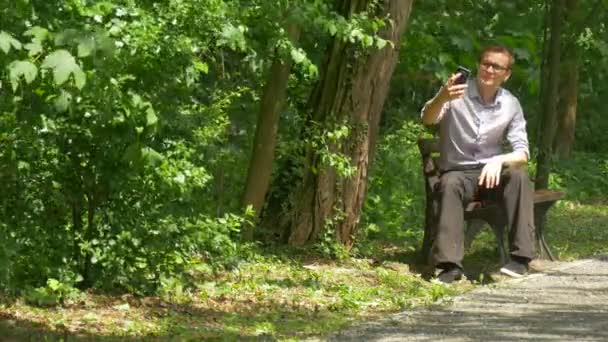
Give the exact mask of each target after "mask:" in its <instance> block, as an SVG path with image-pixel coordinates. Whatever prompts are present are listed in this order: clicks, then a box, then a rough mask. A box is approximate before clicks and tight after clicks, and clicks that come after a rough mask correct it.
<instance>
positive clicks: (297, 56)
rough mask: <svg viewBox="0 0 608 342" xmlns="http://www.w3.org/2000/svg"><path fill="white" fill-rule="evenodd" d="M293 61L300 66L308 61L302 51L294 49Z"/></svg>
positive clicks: (292, 52) (292, 53) (292, 51)
mask: <svg viewBox="0 0 608 342" xmlns="http://www.w3.org/2000/svg"><path fill="white" fill-rule="evenodd" d="M291 59H293V61H294V63H296V64H300V63H302V62H303V61H304V60H305V59H306V55H305V54H304V52H303V51H302V50H301V49H292V50H291Z"/></svg>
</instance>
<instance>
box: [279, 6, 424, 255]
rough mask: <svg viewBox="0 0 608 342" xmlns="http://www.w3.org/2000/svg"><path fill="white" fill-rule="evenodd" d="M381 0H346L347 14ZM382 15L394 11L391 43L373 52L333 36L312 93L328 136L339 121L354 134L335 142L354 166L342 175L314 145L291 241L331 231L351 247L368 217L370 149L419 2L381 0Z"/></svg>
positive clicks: (387, 33) (333, 147) (317, 119)
mask: <svg viewBox="0 0 608 342" xmlns="http://www.w3.org/2000/svg"><path fill="white" fill-rule="evenodd" d="M372 3H376V1H369V0H368V1H344V2H343V3H342V5H341V6H340V8H341V9H342V10H343V14H344V15H345V17H347V18H348V17H351V16H352V15H353V14H355V13H358V12H360V11H363V10H365V9H367V8H368V7H369V6H370V4H372ZM376 6H377V11H378V17H381V18H385V17H388V18H389V22H388V23H387V25H386V27H385V29H384V30H383V31H382V32H380V36H381V37H382V38H384V39H386V40H388V41H390V42H391V43H392V46H391V44H389V45H387V46H385V47H384V48H382V49H376V50H373V51H361V50H358V49H357V48H356V47H355V46H354V45H353V43H350V42H345V41H343V40H341V39H339V38H334V39H333V41H332V42H331V43H330V46H329V50H328V53H327V55H326V61H325V63H324V64H323V65H324V69H323V70H322V72H321V75H322V78H321V80H320V81H319V83H318V84H317V86H316V88H315V90H314V91H313V94H312V97H311V111H312V113H313V115H312V120H313V121H314V123H315V126H317V127H320V129H321V132H320V133H319V135H323V134H324V133H327V132H329V131H332V130H333V129H334V128H335V126H336V125H343V124H344V125H346V127H348V130H349V133H348V135H347V136H346V137H344V138H343V140H341V141H339V142H338V141H333V142H330V143H328V146H326V147H327V149H328V150H329V153H337V154H340V155H342V156H345V157H346V158H347V160H348V161H349V163H350V166H351V167H352V170H353V172H352V173H350V174H349V176H348V177H344V176H339V175H338V173H337V170H336V169H335V168H334V167H332V166H330V165H327V162H323V161H322V157H321V154H322V153H321V151H319V150H318V149H317V148H318V147H317V148H310V149H309V151H308V152H307V156H306V163H305V166H306V168H305V170H306V171H305V175H304V178H303V180H302V183H301V184H300V186H299V187H298V188H297V189H296V190H295V191H296V192H295V196H294V198H295V199H296V201H297V202H296V205H295V208H294V212H293V215H292V224H291V234H290V236H289V243H290V244H291V245H296V246H299V245H304V244H306V243H309V242H313V241H315V240H316V239H317V238H318V237H319V236H320V235H322V234H323V233H325V232H329V233H331V234H333V236H334V237H335V239H336V241H338V242H340V243H342V244H344V245H345V246H346V247H347V248H350V247H351V246H352V244H353V242H354V236H355V233H356V229H357V226H358V223H359V218H360V216H361V209H362V207H363V201H364V198H365V193H366V186H367V176H368V169H369V165H370V153H371V151H373V150H374V148H375V144H376V138H377V133H378V124H379V121H380V116H381V113H382V108H383V105H384V101H385V99H386V96H387V94H388V89H389V83H390V79H391V76H392V73H393V70H394V67H395V64H396V63H397V59H398V56H399V53H398V49H399V46H400V43H399V42H400V38H401V36H402V34H403V32H404V31H405V28H406V25H407V21H408V18H409V14H410V12H411V8H412V1H411V0H409V1H404V0H386V1H382V2H381V3H379V4H377V5H376Z"/></svg>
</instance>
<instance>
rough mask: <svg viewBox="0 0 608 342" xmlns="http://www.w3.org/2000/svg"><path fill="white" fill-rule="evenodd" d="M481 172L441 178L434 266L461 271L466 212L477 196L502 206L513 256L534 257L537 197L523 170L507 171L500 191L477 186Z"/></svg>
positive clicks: (462, 173)
mask: <svg viewBox="0 0 608 342" xmlns="http://www.w3.org/2000/svg"><path fill="white" fill-rule="evenodd" d="M480 173H481V169H472V170H462V171H447V172H445V173H443V174H442V175H441V182H440V184H439V186H440V189H439V191H440V196H441V200H440V204H439V223H438V227H437V236H436V238H435V241H434V243H433V252H432V253H433V262H434V264H435V265H440V264H444V263H451V264H455V265H458V266H459V267H461V268H462V258H463V256H464V208H465V206H466V204H467V203H468V202H470V201H472V200H473V199H476V197H477V196H476V195H479V197H480V198H481V199H482V200H484V199H485V200H492V201H497V202H498V203H499V205H502V207H503V209H504V211H505V214H506V222H507V228H508V231H509V253H510V254H511V256H518V257H524V258H528V259H532V258H533V256H534V238H533V237H534V197H533V196H534V193H533V189H532V184H531V183H530V179H529V177H528V174H527V173H526V171H525V170H523V169H504V170H503V172H502V175H501V178H500V182H499V185H498V187H496V188H494V189H487V188H485V187H483V186H478V185H477V184H478V181H479V175H480Z"/></svg>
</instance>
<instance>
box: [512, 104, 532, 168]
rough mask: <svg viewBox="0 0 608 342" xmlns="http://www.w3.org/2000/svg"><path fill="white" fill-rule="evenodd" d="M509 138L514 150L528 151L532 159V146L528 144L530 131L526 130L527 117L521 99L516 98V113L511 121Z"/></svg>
mask: <svg viewBox="0 0 608 342" xmlns="http://www.w3.org/2000/svg"><path fill="white" fill-rule="evenodd" d="M507 140H508V141H509V143H510V144H511V148H512V149H513V152H516V151H520V152H524V153H526V155H527V156H528V159H530V148H529V144H528V133H527V132H526V119H525V118H524V113H523V110H522V108H521V105H520V103H519V101H517V100H515V115H514V116H513V119H511V122H510V123H509V126H508V130H507Z"/></svg>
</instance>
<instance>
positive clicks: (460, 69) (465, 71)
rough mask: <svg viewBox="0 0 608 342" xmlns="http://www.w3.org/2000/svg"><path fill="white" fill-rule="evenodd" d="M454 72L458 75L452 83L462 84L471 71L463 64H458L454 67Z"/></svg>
mask: <svg viewBox="0 0 608 342" xmlns="http://www.w3.org/2000/svg"><path fill="white" fill-rule="evenodd" d="M456 73H459V74H460V76H458V78H457V79H456V81H454V84H464V83H466V82H467V79H468V78H469V75H470V74H471V71H470V70H469V69H467V68H465V67H463V66H458V68H457V69H456Z"/></svg>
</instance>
